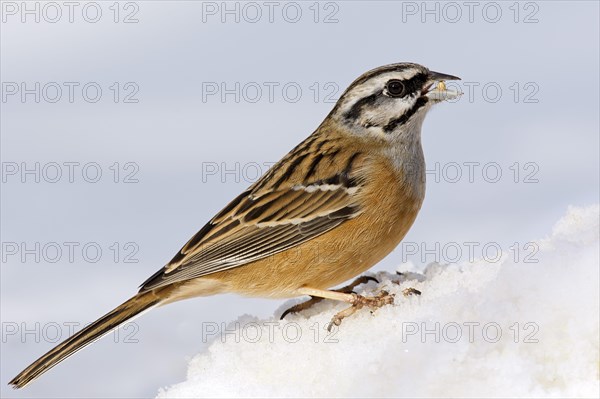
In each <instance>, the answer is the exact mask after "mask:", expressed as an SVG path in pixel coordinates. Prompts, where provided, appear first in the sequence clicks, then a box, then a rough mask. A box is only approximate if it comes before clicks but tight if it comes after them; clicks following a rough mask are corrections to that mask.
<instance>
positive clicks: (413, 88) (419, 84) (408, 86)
mask: <svg viewBox="0 0 600 399" xmlns="http://www.w3.org/2000/svg"><path fill="white" fill-rule="evenodd" d="M392 80H394V79H392ZM390 82H391V80H390ZM401 82H402V83H403V84H404V94H403V96H402V97H404V96H408V95H411V94H414V93H416V92H417V91H419V90H421V89H422V88H423V85H424V84H425V82H427V75H425V74H424V73H419V74H417V75H415V76H413V77H412V78H410V79H407V80H402V81H401Z"/></svg>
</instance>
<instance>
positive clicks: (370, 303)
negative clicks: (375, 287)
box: [327, 291, 394, 331]
mask: <svg viewBox="0 0 600 399" xmlns="http://www.w3.org/2000/svg"><path fill="white" fill-rule="evenodd" d="M352 295H353V296H354V300H353V301H352V306H350V307H349V308H346V309H344V310H342V311H341V312H338V313H336V314H335V316H333V318H332V319H331V322H330V323H329V326H328V327H327V331H331V329H332V328H333V326H339V325H340V324H342V320H343V319H345V318H346V317H348V316H351V315H353V314H354V313H356V311H357V310H360V309H362V308H363V307H365V306H367V307H369V308H371V309H378V308H380V307H382V306H385V305H391V304H393V303H394V295H393V294H390V293H389V292H387V291H381V292H380V293H379V294H378V295H376V296H372V297H365V296H362V295H358V294H354V293H353V294H352Z"/></svg>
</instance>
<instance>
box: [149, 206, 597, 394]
mask: <svg viewBox="0 0 600 399" xmlns="http://www.w3.org/2000/svg"><path fill="white" fill-rule="evenodd" d="M599 217H600V216H599V207H598V205H593V206H588V207H570V208H569V209H568V211H567V214H566V215H565V216H564V217H563V218H562V219H560V220H559V221H558V222H557V223H556V224H555V226H554V228H553V230H552V233H551V234H550V235H549V236H548V237H546V238H544V239H540V240H536V241H535V243H536V244H537V246H538V247H539V251H538V252H537V253H536V254H535V255H533V256H532V258H531V260H538V262H537V263H525V262H524V260H523V255H525V254H527V253H531V252H532V250H531V249H529V250H528V251H524V250H522V251H520V255H521V256H520V258H521V259H518V260H517V261H516V260H515V258H514V251H510V252H504V253H503V257H502V259H501V260H499V261H496V262H490V261H485V260H483V259H482V260H476V261H474V262H465V263H460V264H449V265H439V264H430V265H428V266H427V268H426V269H425V270H424V272H423V273H422V274H417V273H414V272H406V273H404V274H402V275H397V274H391V273H379V274H377V275H376V277H377V278H378V279H379V281H380V283H379V284H377V283H375V282H370V283H368V284H365V285H363V286H361V287H359V288H358V293H361V294H364V295H373V294H375V293H377V292H379V291H381V290H387V291H389V292H390V293H394V294H395V298H396V300H395V304H394V305H392V306H386V307H383V308H380V309H377V310H375V311H370V310H369V309H367V308H364V309H361V310H360V311H358V312H357V313H355V314H354V315H353V316H351V317H349V318H347V319H344V321H343V323H342V324H341V326H340V327H339V328H337V329H334V331H333V333H328V332H327V330H326V326H327V324H328V322H329V320H330V318H331V316H332V315H333V314H334V313H335V312H337V311H340V310H342V309H344V308H345V307H347V305H345V304H341V303H334V302H331V301H322V302H320V303H319V304H317V305H316V306H314V307H313V308H311V309H309V310H306V311H304V312H302V313H300V314H295V315H291V316H290V315H288V316H287V317H286V318H285V319H284V320H283V321H279V315H280V314H281V312H282V311H283V310H284V309H286V308H287V307H289V306H291V305H293V304H295V303H298V302H300V300H292V301H288V302H287V303H285V304H284V305H282V306H281V308H280V309H279V310H278V311H277V312H276V314H275V315H274V317H273V318H271V319H268V320H260V319H257V318H254V317H251V316H243V317H240V318H239V319H238V320H236V321H235V322H233V323H230V324H229V325H227V326H225V325H223V326H221V325H216V324H215V323H207V324H206V325H205V329H204V330H203V333H202V339H209V340H212V343H211V344H210V345H209V346H208V349H207V350H206V351H205V352H203V353H200V354H198V355H196V356H194V357H193V358H192V359H191V361H190V363H189V368H188V373H187V380H186V381H184V382H181V383H179V384H176V385H173V386H171V387H168V388H166V389H161V390H160V391H159V393H158V397H159V398H191V397H500V396H502V397H506V396H511V397H515V396H519V397H599V395H600V392H599V390H600V385H599V373H600V370H599V368H600V361H599V307H600V305H599V301H600V298H599V284H600V283H599V281H600V280H599ZM522 245H523V244H522V243H521V246H522ZM406 270H411V265H402V266H401V267H400V271H406ZM395 281H400V284H395V283H394V282H395ZM408 287H413V288H415V289H418V290H420V291H421V292H422V294H421V295H420V296H416V295H413V296H408V297H405V296H403V295H402V290H403V289H405V288H408ZM225 330H227V331H225Z"/></svg>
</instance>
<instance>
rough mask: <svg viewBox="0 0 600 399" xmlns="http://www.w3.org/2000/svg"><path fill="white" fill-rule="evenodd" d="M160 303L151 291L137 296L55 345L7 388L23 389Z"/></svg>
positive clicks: (159, 299)
mask: <svg viewBox="0 0 600 399" xmlns="http://www.w3.org/2000/svg"><path fill="white" fill-rule="evenodd" d="M160 302H161V298H159V296H157V295H156V293H154V292H153V291H147V292H143V293H140V294H137V295H136V296H134V297H133V298H131V299H129V300H128V301H127V302H125V303H123V304H121V305H119V306H118V307H116V308H115V309H113V310H112V311H110V312H109V313H107V314H106V315H104V316H102V317H101V318H99V319H98V320H96V321H95V322H93V323H92V324H90V325H89V326H87V327H86V328H84V329H83V330H81V331H79V332H78V333H77V334H74V335H73V336H71V337H70V338H68V339H66V340H65V341H63V342H62V343H60V344H58V345H57V346H55V347H54V348H53V349H51V350H50V351H49V352H48V353H46V354H45V355H44V356H42V357H40V358H39V359H38V360H36V361H35V362H33V363H32V364H31V365H30V366H29V367H27V368H26V369H25V370H23V371H21V372H20V373H19V375H17V376H16V377H15V378H13V379H12V380H11V381H10V382H9V385H12V386H13V388H23V387H24V386H25V385H27V384H29V383H30V382H31V381H33V380H34V379H36V378H37V377H39V376H40V375H42V374H43V373H45V372H46V371H48V370H50V369H51V368H52V367H54V366H56V365H57V364H58V363H60V362H62V361H63V360H65V359H66V358H68V357H69V356H71V355H72V354H74V353H75V352H77V351H79V350H80V349H83V348H84V347H86V346H87V345H89V344H91V343H92V342H94V341H96V340H98V339H100V338H102V337H103V336H104V335H106V334H108V333H110V332H111V331H113V330H114V329H116V328H118V327H119V326H120V325H121V324H123V323H125V322H126V321H128V320H130V319H131V318H133V317H135V316H137V315H139V314H141V313H142V312H144V311H146V310H149V309H151V308H153V307H155V306H157V305H158V304H159V303H160Z"/></svg>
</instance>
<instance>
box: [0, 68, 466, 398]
mask: <svg viewBox="0 0 600 399" xmlns="http://www.w3.org/2000/svg"><path fill="white" fill-rule="evenodd" d="M447 80H460V78H458V77H456V76H452V75H448V74H444V73H439V72H434V71H431V70H429V69H428V68H426V67H424V66H422V65H419V64H416V63H409V62H401V63H394V64H389V65H384V66H380V67H377V68H375V69H372V70H370V71H368V72H366V73H364V74H362V75H361V76H359V77H358V78H357V79H356V80H354V82H352V83H351V84H350V86H349V87H348V88H347V89H346V90H345V91H344V92H343V93H342V94H341V95H340V97H339V99H338V101H337V102H336V104H335V105H334V107H333V109H332V110H331V111H330V112H329V114H328V115H327V116H326V117H325V119H324V120H323V122H322V123H321V124H320V125H319V126H318V127H317V129H316V130H315V131H314V132H313V133H312V134H311V135H310V136H308V137H307V138H306V139H305V140H304V141H302V142H301V143H300V144H298V145H297V146H296V147H294V148H293V149H292V150H291V151H290V152H289V153H288V154H287V155H285V156H284V157H283V158H282V159H281V160H280V161H279V162H277V163H276V164H274V165H273V166H272V167H271V168H270V169H269V170H268V171H267V172H266V173H265V174H264V175H263V176H262V177H261V178H260V179H258V180H257V181H256V182H254V183H253V184H252V185H250V187H248V188H247V189H246V190H244V191H243V192H242V193H241V194H240V195H238V196H237V197H236V198H235V199H233V200H232V201H231V202H230V203H229V204H228V205H227V206H225V208H223V209H222V210H221V211H220V212H218V213H217V214H216V215H215V216H214V217H213V218H212V219H210V221H209V222H208V223H206V224H205V225H204V227H202V228H201V229H200V230H199V231H198V233H196V234H195V235H194V236H192V237H191V239H190V240H189V241H188V242H187V243H185V245H184V246H183V247H182V248H181V249H180V250H179V251H178V252H177V253H176V254H175V256H174V257H173V258H172V259H171V261H170V262H168V263H167V264H166V265H165V266H164V267H163V268H161V269H160V270H158V271H157V272H156V273H155V274H153V275H152V276H150V277H149V278H148V279H147V280H146V281H144V282H143V283H142V284H141V286H140V287H139V291H138V292H137V294H135V295H134V296H133V297H132V298H130V299H129V300H127V301H126V302H124V303H123V304H121V305H119V306H118V307H116V308H115V309H114V310H112V311H110V312H109V313H107V314H106V315H104V316H103V317H101V318H100V319H98V320H96V321H95V322H93V323H92V324H90V325H89V326H87V327H85V328H84V329H82V330H81V331H79V332H77V333H75V334H74V335H72V336H71V337H70V338H68V339H66V340H65V341H63V342H62V343H60V344H58V345H57V346H56V347H54V348H53V349H51V350H50V351H49V352H47V353H46V354H45V355H43V356H42V357H40V358H39V359H38V360H36V361H35V362H33V363H32V364H31V365H30V366H28V367H27V368H26V369H24V370H23V371H22V372H21V373H19V374H18V375H17V376H16V377H14V378H13V379H12V380H11V381H10V382H9V385H11V386H13V387H14V388H22V387H24V386H26V385H27V384H29V383H30V382H31V381H33V380H34V379H36V378H37V377H39V376H40V375H41V374H43V373H45V372H46V371H48V370H49V369H51V368H52V367H54V366H55V365H56V364H58V363H60V362H61V361H63V360H65V359H66V358H67V357H69V356H71V355H72V354H74V353H75V352H77V351H79V350H80V349H82V348H84V347H85V346H87V345H89V344H91V343H92V342H94V341H96V340H98V339H99V338H101V337H102V336H104V335H106V334H108V333H109V332H111V331H113V330H114V329H116V328H118V327H119V326H120V325H122V324H124V323H125V322H127V321H129V320H131V319H132V318H133V317H135V316H139V315H140V314H142V313H144V312H146V311H148V310H150V309H152V308H155V307H157V306H162V305H166V304H169V303H172V302H175V301H180V300H183V299H188V298H192V297H204V296H209V295H215V294H220V293H236V294H240V295H242V296H252V297H264V298H293V297H299V296H310V297H311V298H312V300H313V302H314V301H317V300H322V299H329V300H335V301H342V302H345V303H347V304H349V305H350V306H349V307H348V308H347V309H344V310H342V311H341V312H339V313H338V314H336V315H335V316H334V317H333V318H332V324H335V325H339V324H340V323H341V320H342V319H343V318H344V317H347V316H349V315H351V314H352V313H354V312H355V311H357V310H358V309H360V308H362V307H365V306H367V307H370V308H378V307H381V306H383V305H386V304H390V303H393V297H392V296H391V295H390V294H388V293H387V292H385V291H382V292H380V293H379V294H377V295H374V296H370V297H369V296H362V295H358V294H356V293H354V292H353V291H352V288H354V287H355V286H356V284H359V283H361V282H366V281H367V280H368V278H366V279H365V278H364V277H363V278H359V279H357V280H356V281H355V283H353V284H351V285H349V286H348V287H346V288H345V289H338V290H335V289H332V287H336V286H338V285H340V284H342V283H344V282H346V281H349V280H351V279H352V278H355V277H356V276H359V275H360V274H361V273H363V272H365V271H367V270H368V269H370V268H371V267H372V266H373V265H375V264H376V263H377V262H379V261H380V260H381V259H383V258H384V257H385V256H386V255H387V254H388V253H390V252H391V251H392V250H393V249H394V248H395V247H396V246H397V245H398V244H399V243H400V242H401V240H402V239H403V238H404V236H405V235H406V233H407V232H408V230H409V229H410V227H411V226H412V225H413V222H414V221H415V219H416V217H417V214H418V212H419V210H420V209H421V205H422V203H423V199H424V197H425V159H424V154H423V149H422V144H421V128H422V125H423V120H424V118H425V115H426V114H427V112H428V111H429V110H430V109H431V107H432V106H433V105H435V104H437V103H440V102H442V101H444V100H451V99H455V98H457V97H459V96H460V94H461V93H460V92H459V91H457V90H451V89H448V88H446V86H445V84H444V81H447ZM436 82H437V86H436ZM309 302H310V301H309ZM304 307H305V306H304V305H303V304H300V305H296V306H295V307H293V308H292V309H290V311H292V312H294V311H298V310H302V309H303V308H304ZM285 314H287V312H286V313H285ZM285 314H284V315H285Z"/></svg>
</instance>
